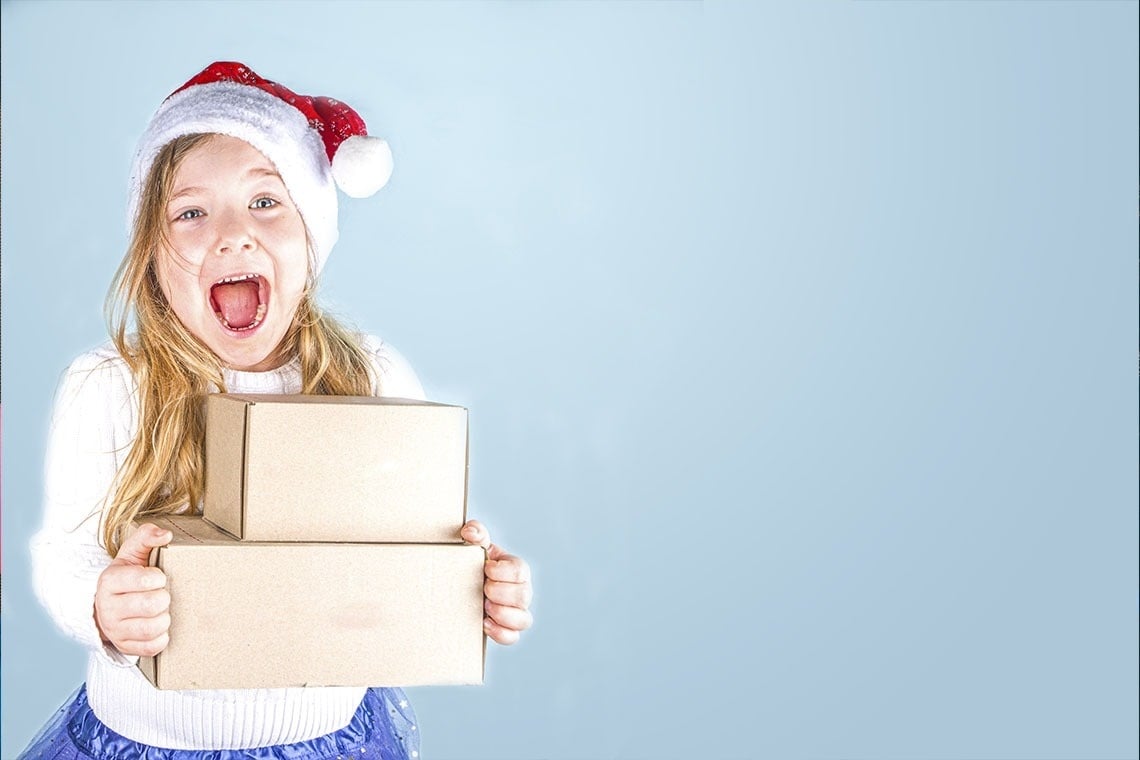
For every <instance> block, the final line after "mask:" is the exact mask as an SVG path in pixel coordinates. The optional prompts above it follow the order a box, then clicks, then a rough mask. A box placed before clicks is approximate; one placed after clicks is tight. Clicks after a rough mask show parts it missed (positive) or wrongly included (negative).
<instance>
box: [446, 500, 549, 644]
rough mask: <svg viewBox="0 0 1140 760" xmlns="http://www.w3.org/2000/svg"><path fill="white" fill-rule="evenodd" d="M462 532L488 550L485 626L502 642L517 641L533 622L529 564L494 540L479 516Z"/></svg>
mask: <svg viewBox="0 0 1140 760" xmlns="http://www.w3.org/2000/svg"><path fill="white" fill-rule="evenodd" d="M459 535H460V536H462V537H463V540H464V541H466V542H467V543H469V544H479V545H480V546H482V547H483V548H484V549H486V550H487V561H486V562H485V563H484V564H483V595H484V596H485V597H486V598H485V599H484V601H483V610H484V612H485V613H486V614H485V615H484V617H483V630H484V631H485V632H486V633H487V635H488V636H490V637H491V638H492V639H494V640H495V641H497V642H498V643H500V644H514V643H515V642H516V641H518V640H519V634H520V633H522V632H523V631H525V630H526V629H527V628H530V624H531V623H532V622H534V618H533V617H532V616H531V614H530V609H529V607H530V601H531V598H532V597H533V596H534V590H533V589H532V588H531V585H530V567H529V566H527V564H526V562H524V561H523V560H521V559H519V558H518V557H516V556H514V555H513V554H507V553H506V552H505V551H503V550H502V549H501V548H499V547H498V546H495V545H494V544H493V543H491V536H490V534H489V533H488V532H487V529H486V528H485V527H483V523H481V522H479V521H478V520H468V521H467V522H466V523H465V524H464V526H463V528H462V529H461V530H460V531H459Z"/></svg>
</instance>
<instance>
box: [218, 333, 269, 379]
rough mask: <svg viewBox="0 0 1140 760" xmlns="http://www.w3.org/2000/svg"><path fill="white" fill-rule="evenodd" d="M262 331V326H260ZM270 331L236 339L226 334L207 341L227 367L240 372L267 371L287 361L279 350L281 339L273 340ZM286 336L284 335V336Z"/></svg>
mask: <svg viewBox="0 0 1140 760" xmlns="http://www.w3.org/2000/svg"><path fill="white" fill-rule="evenodd" d="M258 330H259V331H260V328H258ZM273 337H274V336H271V335H270V334H269V333H263V334H260V335H248V336H245V335H243V336H241V337H240V338H237V339H234V338H231V337H230V336H225V337H223V338H222V339H221V340H218V339H217V338H215V340H213V341H209V342H207V346H209V348H210V350H211V351H213V352H214V355H215V356H217V357H218V359H219V360H221V362H222V364H223V365H225V366H226V367H228V368H230V369H232V370H237V371H239V372H267V371H269V370H272V369H277V368H278V367H280V366H281V365H283V364H285V363H286V361H287V360H286V359H285V358H284V357H282V356H281V352H280V351H279V350H278V349H279V347H280V343H281V340H280V339H278V340H273ZM282 337H284V336H282Z"/></svg>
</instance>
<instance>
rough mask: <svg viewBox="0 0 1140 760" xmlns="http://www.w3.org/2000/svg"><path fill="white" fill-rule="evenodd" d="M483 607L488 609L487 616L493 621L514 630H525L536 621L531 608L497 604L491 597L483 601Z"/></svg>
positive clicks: (485, 609)
mask: <svg viewBox="0 0 1140 760" xmlns="http://www.w3.org/2000/svg"><path fill="white" fill-rule="evenodd" d="M483 609H484V611H486V613H487V617H489V618H490V619H491V622H493V623H496V624H498V625H499V627H501V628H506V629H509V630H512V631H525V630H526V629H527V628H530V626H531V624H532V623H534V617H533V616H532V615H531V614H530V610H525V609H520V608H518V607H508V606H506V605H503V604H495V603H494V602H492V601H491V600H490V599H487V600H485V601H484V602H483Z"/></svg>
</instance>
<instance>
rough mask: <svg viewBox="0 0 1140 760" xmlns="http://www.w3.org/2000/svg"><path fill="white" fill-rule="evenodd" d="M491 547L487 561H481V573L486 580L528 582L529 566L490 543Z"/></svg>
mask: <svg viewBox="0 0 1140 760" xmlns="http://www.w3.org/2000/svg"><path fill="white" fill-rule="evenodd" d="M491 549H492V551H491V552H490V553H489V555H488V559H487V561H486V562H485V563H483V574H484V575H486V576H487V578H488V580H492V581H506V582H507V583H530V566H529V565H528V564H527V563H526V562H524V561H523V560H521V559H519V558H518V557H516V556H514V555H513V554H507V553H506V552H504V551H502V550H501V549H499V547H497V546H494V545H492V546H491ZM496 555H497V556H496Z"/></svg>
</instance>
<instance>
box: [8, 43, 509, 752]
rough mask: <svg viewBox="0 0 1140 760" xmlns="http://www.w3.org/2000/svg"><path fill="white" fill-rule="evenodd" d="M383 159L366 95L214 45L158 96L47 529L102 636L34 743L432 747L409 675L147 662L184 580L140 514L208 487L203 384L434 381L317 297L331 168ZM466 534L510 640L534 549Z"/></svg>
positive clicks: (76, 595)
mask: <svg viewBox="0 0 1140 760" xmlns="http://www.w3.org/2000/svg"><path fill="white" fill-rule="evenodd" d="M390 172H391V154H390V153H389V152H388V148H387V145H386V143H384V141H383V140H379V139H378V138H375V137H369V136H366V132H365V127H364V122H363V121H361V119H360V117H359V116H358V115H357V114H356V113H355V112H354V111H353V110H352V109H350V108H348V107H347V106H346V105H344V104H343V103H339V102H337V101H335V100H331V99H328V98H310V97H307V96H298V95H296V94H294V93H293V92H291V91H289V90H288V89H286V88H284V87H282V86H280V85H278V84H275V83H273V82H269V81H267V80H264V79H261V78H260V77H258V76H257V75H256V74H255V73H253V72H252V71H250V70H249V69H248V68H247V67H245V66H242V65H240V64H235V63H215V64H212V65H211V66H209V67H208V68H207V69H206V70H205V71H203V72H202V73H201V74H199V75H198V76H196V77H195V78H194V79H192V80H190V81H189V82H188V83H187V84H185V85H184V86H183V87H181V88H179V90H177V91H176V92H175V93H174V94H173V95H171V96H170V97H169V98H168V99H167V100H166V101H165V102H164V103H163V104H162V106H161V107H160V108H159V109H158V111H157V113H156V114H155V115H154V117H153V119H152V121H151V123H150V125H149V127H148V128H147V131H146V133H145V134H144V135H143V137H142V140H141V141H140V144H139V148H138V152H137V154H136V157H135V161H134V166H133V170H132V173H131V188H130V190H131V198H130V219H131V225H132V226H131V231H132V234H131V242H130V246H129V248H128V250H127V254H126V256H125V258H124V259H123V262H122V264H121V265H120V267H119V270H118V272H117V274H116V278H115V285H114V288H113V290H112V294H111V297H110V299H109V306H110V309H109V315H110V317H111V321H112V343H111V344H109V345H107V346H106V347H104V348H101V349H98V350H96V351H93V352H91V353H88V354H85V355H83V356H81V357H79V358H78V359H77V360H76V361H75V362H74V363H73V364H72V365H71V367H70V368H69V369H68V370H67V372H66V373H65V375H64V377H63V380H62V383H61V386H60V389H59V391H58V395H57V399H56V406H55V410H54V413H53V418H52V427H51V434H50V440H49V445H48V456H47V466H46V486H45V514H44V525H43V528H42V529H41V531H40V532H39V533H38V534H37V535H36V537H35V538H34V539H33V542H32V552H33V558H34V562H35V578H36V591H37V593H38V595H39V597H40V599H41V600H42V602H43V604H44V605H45V606H46V607H47V609H48V611H49V612H50V613H51V615H52V617H53V618H54V619H55V621H56V622H57V624H58V625H59V626H60V627H61V628H62V629H63V630H64V631H65V632H67V633H68V634H69V635H71V636H72V637H74V638H76V639H77V640H79V641H80V642H81V643H83V644H85V645H86V646H87V647H88V648H89V649H90V656H89V658H88V667H87V680H86V683H85V684H84V686H83V687H82V688H81V689H80V690H79V692H78V693H77V695H76V696H75V698H74V699H73V700H71V701H70V702H69V703H68V704H66V705H64V707H62V708H61V709H60V711H59V712H58V713H57V714H56V716H55V718H53V719H52V720H51V721H49V723H48V725H47V726H45V727H44V729H43V730H42V731H41V732H40V735H39V736H37V737H36V738H35V739H34V740H33V741H32V743H31V745H29V747H28V748H27V749H26V750H25V754H24V755H23V756H24V757H30V758H45V759H50V758H61V759H62V758H99V759H100V760H102V759H107V760H110V759H111V758H115V759H116V760H124V759H129V758H147V760H155V759H156V758H161V759H162V760H168V759H169V760H173V759H175V758H177V759H180V760H191V759H192V758H200V759H202V760H205V759H206V758H209V760H228V759H229V758H239V757H240V758H329V760H332V758H348V757H353V758H360V759H361V760H367V758H384V760H388V758H415V757H417V756H418V754H419V749H418V748H419V739H418V736H419V735H418V731H417V727H416V725H415V720H414V717H413V714H412V712H411V709H410V708H409V707H408V703H407V700H406V699H405V697H404V694H403V692H402V691H401V690H400V689H396V688H376V689H368V690H366V689H363V688H294V689H241V690H219V691H159V690H157V689H155V688H154V687H152V686H151V685H150V683H149V682H148V681H147V680H146V679H145V678H144V677H143V675H142V674H141V673H140V672H139V671H138V669H137V668H136V667H135V664H136V663H137V660H138V657H139V656H140V655H153V654H155V653H157V652H159V651H161V650H162V649H163V648H164V647H165V646H166V644H167V642H168V631H169V628H170V612H169V606H170V597H169V594H168V593H167V592H166V590H165V588H164V585H165V577H164V575H163V573H162V571H161V570H158V569H157V568H152V567H147V558H148V556H149V553H150V550H151V549H152V548H154V547H156V546H161V545H164V544H165V543H166V542H167V541H169V540H170V538H171V536H170V534H169V533H167V532H163V531H159V530H158V529H157V528H156V527H155V526H154V525H151V524H144V525H143V526H142V527H141V528H139V529H138V530H137V531H135V532H133V533H132V532H130V531H129V526H131V524H132V522H133V521H135V520H136V519H138V520H139V522H144V523H145V520H144V519H139V518H145V517H146V516H147V515H158V514H170V513H179V512H185V511H188V510H190V509H192V508H194V509H196V508H197V505H198V504H199V503H200V500H201V497H202V488H203V435H204V428H203V415H202V403H201V402H202V395H203V394H206V393H214V392H232V393H309V394H340V395H392V396H403V397H410V398H423V389H422V388H421V387H420V384H419V381H418V380H417V379H416V376H415V373H414V372H413V371H412V369H411V368H410V367H409V366H408V364H407V362H405V360H404V359H403V358H402V357H401V356H400V355H399V354H398V353H396V351H394V350H393V349H392V348H391V347H390V346H388V345H387V344H385V343H383V342H382V341H380V340H378V339H376V338H372V337H368V336H358V335H356V334H354V333H353V332H351V331H349V330H347V329H345V328H344V327H342V326H341V325H339V324H337V323H336V322H335V321H333V320H332V319H330V318H329V317H328V316H326V315H324V314H322V313H321V311H320V310H319V309H318V308H317V306H316V304H315V303H314V301H313V291H314V286H315V280H316V276H317V275H318V274H319V272H320V270H321V268H322V266H323V265H324V263H325V260H326V259H327V258H328V255H329V252H330V251H331V249H332V247H333V244H334V243H335V242H336V239H337V196H336V186H338V185H339V186H340V187H341V189H343V190H344V191H345V192H346V193H348V194H350V195H354V196H357V197H361V196H367V195H370V194H372V193H373V192H375V191H376V190H378V189H379V188H380V187H381V186H382V185H383V184H384V183H385V182H386V181H387V178H388V175H389V174H390ZM129 320H133V325H134V329H135V331H136V332H135V333H131V334H129V333H128V321H129ZM461 536H462V537H463V539H464V540H466V541H468V542H472V543H480V544H483V545H484V546H485V547H487V549H488V556H489V559H488V561H487V563H486V566H485V575H486V582H485V585H484V591H485V595H486V597H487V602H486V611H487V614H486V617H485V619H484V629H485V631H486V633H487V635H488V636H490V637H491V638H492V639H493V640H495V641H497V642H499V643H502V644H510V643H513V642H515V641H516V640H517V639H518V636H519V632H520V631H522V630H524V629H526V628H527V627H529V625H530V622H531V617H530V613H529V611H528V606H529V604H530V600H531V586H530V580H529V570H528V568H527V565H526V563H525V562H523V561H522V560H520V559H519V558H517V557H513V556H511V555H509V554H507V553H505V552H504V551H502V550H501V549H499V548H498V547H496V546H494V545H493V544H491V543H490V539H489V537H488V535H487V531H486V529H485V528H484V527H483V526H482V525H481V524H480V523H478V522H476V521H470V522H468V523H467V524H466V525H464V526H463V529H462V531H461ZM377 656H383V653H377Z"/></svg>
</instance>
